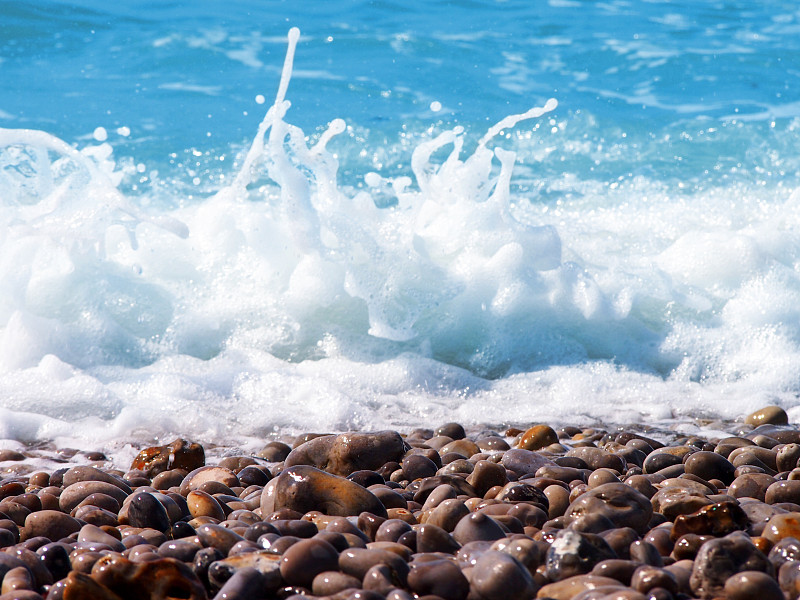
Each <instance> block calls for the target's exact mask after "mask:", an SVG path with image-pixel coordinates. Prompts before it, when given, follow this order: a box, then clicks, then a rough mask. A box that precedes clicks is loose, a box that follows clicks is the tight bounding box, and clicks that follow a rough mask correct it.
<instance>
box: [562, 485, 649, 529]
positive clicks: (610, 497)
mask: <svg viewBox="0 0 800 600" xmlns="http://www.w3.org/2000/svg"><path fill="white" fill-rule="evenodd" d="M593 513H597V514H601V515H603V516H605V517H608V519H610V520H611V522H612V523H614V525H616V526H617V527H632V528H633V529H635V530H636V531H637V532H639V533H640V534H643V533H645V532H646V531H647V526H648V524H649V523H650V518H651V517H652V516H653V507H652V505H651V504H650V500H649V499H648V498H647V496H645V495H644V494H642V493H641V492H637V491H636V490H635V489H633V488H632V487H631V486H629V485H625V484H624V483H604V484H603V485H600V486H598V487H596V488H594V489H592V490H589V491H587V492H585V493H583V494H581V495H580V496H578V497H577V498H576V499H575V501H574V502H572V504H570V505H569V508H567V512H566V514H567V516H572V517H580V516H583V515H589V514H593Z"/></svg>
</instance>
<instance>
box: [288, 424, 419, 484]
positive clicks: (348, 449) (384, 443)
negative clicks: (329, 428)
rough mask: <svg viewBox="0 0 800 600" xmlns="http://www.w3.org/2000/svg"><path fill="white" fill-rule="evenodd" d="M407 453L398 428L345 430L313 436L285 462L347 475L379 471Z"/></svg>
mask: <svg viewBox="0 0 800 600" xmlns="http://www.w3.org/2000/svg"><path fill="white" fill-rule="evenodd" d="M404 453H405V444H404V443H403V438H402V437H401V436H400V434H399V433H397V432H396V431H378V432H376V433H343V434H341V435H325V436H321V437H317V438H314V439H311V440H309V441H307V442H305V443H303V444H300V445H299V446H298V447H297V448H295V449H294V450H292V451H291V452H290V453H289V456H287V457H286V460H285V461H284V464H285V465H286V466H287V467H292V466H295V465H310V466H312V467H316V468H317V469H321V470H323V471H327V472H328V473H333V474H334V475H341V476H342V477H346V476H348V475H350V474H351V473H354V472H355V471H363V470H367V471H376V470H378V469H379V468H381V467H382V466H383V465H385V464H386V463H387V462H390V461H397V462H400V460H402V458H403V454H404Z"/></svg>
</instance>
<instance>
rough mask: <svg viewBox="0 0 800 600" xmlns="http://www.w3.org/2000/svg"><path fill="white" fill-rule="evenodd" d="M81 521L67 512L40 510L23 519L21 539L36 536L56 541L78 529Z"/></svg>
mask: <svg viewBox="0 0 800 600" xmlns="http://www.w3.org/2000/svg"><path fill="white" fill-rule="evenodd" d="M80 528H81V523H80V521H78V520H77V519H74V518H72V517H70V516H69V515H67V514H64V513H62V512H58V511H55V510H40V511H39V512H35V513H31V514H30V515H28V517H27V518H26V519H25V526H24V528H23V532H22V538H23V541H24V540H26V539H30V538H32V537H36V536H42V537H46V538H47V539H49V540H53V541H58V540H60V539H62V538H65V537H67V536H68V535H70V534H71V533H75V532H77V531H79V530H80Z"/></svg>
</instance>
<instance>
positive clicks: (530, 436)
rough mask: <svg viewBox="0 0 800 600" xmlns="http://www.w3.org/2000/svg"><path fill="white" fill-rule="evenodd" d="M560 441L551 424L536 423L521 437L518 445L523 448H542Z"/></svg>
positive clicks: (534, 449)
mask: <svg viewBox="0 0 800 600" xmlns="http://www.w3.org/2000/svg"><path fill="white" fill-rule="evenodd" d="M557 443H558V434H557V433H556V432H555V430H554V429H553V428H552V427H550V426H549V425H534V426H533V427H531V428H529V429H528V430H527V431H525V433H523V434H522V436H521V437H520V439H519V442H517V445H516V447H517V448H522V449H523V450H533V451H536V450H541V449H542V448H544V447H546V446H549V445H550V444H557Z"/></svg>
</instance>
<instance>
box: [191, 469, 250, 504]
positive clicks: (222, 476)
mask: <svg viewBox="0 0 800 600" xmlns="http://www.w3.org/2000/svg"><path fill="white" fill-rule="evenodd" d="M207 481H218V482H220V483H222V484H224V485H226V486H228V488H231V487H236V486H238V485H239V478H238V477H236V473H234V472H233V471H231V470H230V469H225V468H223V467H217V466H211V465H209V466H203V467H198V468H197V469H194V470H193V471H190V472H189V474H188V475H186V477H184V479H183V481H182V482H181V486H180V493H181V495H182V496H184V497H185V496H186V495H187V494H188V493H189V492H191V491H192V490H196V489H198V488H199V487H200V486H201V485H203V484H204V483H206V482H207Z"/></svg>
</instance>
